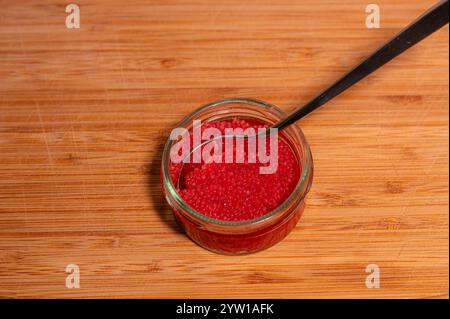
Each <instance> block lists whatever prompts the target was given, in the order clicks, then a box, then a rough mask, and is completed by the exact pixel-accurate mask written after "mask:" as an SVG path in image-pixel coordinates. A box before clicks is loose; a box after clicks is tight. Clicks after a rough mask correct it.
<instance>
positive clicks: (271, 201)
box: [170, 119, 300, 221]
mask: <svg viewBox="0 0 450 319" xmlns="http://www.w3.org/2000/svg"><path fill="white" fill-rule="evenodd" d="M211 127H212V128H216V129H219V130H220V131H221V133H222V134H225V129H226V128H232V129H235V128H242V129H247V128H254V129H255V130H257V129H258V128H264V127H267V126H266V125H264V124H262V123H259V122H256V121H253V120H238V119H233V120H224V121H216V122H208V123H202V128H201V129H202V131H204V130H205V129H207V128H211ZM191 136H192V132H191ZM191 140H192V139H191ZM244 144H245V147H244V162H243V163H225V161H224V160H223V161H222V162H220V163H215V162H209V163H205V162H202V163H199V164H193V163H186V164H185V165H184V166H183V168H182V169H181V167H182V166H181V164H174V163H171V169H170V173H171V178H172V181H173V183H174V184H176V185H177V184H178V183H177V181H178V179H180V181H179V188H178V192H179V194H180V195H181V197H182V198H183V199H184V200H185V202H186V203H188V204H189V205H190V206H191V207H192V208H193V209H195V210H196V211H197V212H199V213H201V214H203V215H205V216H207V217H210V218H214V219H218V220H223V221H244V220H251V219H255V218H258V217H261V216H263V215H265V214H267V213H269V212H271V211H272V210H274V209H275V208H276V207H278V206H279V205H280V204H282V203H283V202H284V201H285V200H286V199H287V198H288V197H289V195H290V194H291V193H292V191H293V189H294V188H295V186H296V185H297V183H298V180H299V176H300V168H299V163H298V161H297V159H296V157H295V155H294V154H293V152H292V150H291V148H290V147H289V145H288V144H287V143H286V142H285V141H284V140H283V139H281V138H279V140H278V164H277V169H276V171H275V172H274V173H273V174H261V173H260V170H259V168H260V167H261V166H262V165H267V163H265V164H262V163H260V162H259V161H258V158H257V160H256V162H254V163H252V162H249V160H248V156H249V154H248V152H249V148H248V145H247V139H245V142H244ZM268 144H269V143H268V139H267V141H266V147H267V148H266V149H267V150H268V151H269V146H268ZM233 152H234V154H236V152H237V149H236V144H235V143H233ZM222 156H223V158H224V156H225V155H224V154H223V155H222ZM180 170H181V175H180Z"/></svg>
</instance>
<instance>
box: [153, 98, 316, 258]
mask: <svg viewBox="0 0 450 319" xmlns="http://www.w3.org/2000/svg"><path fill="white" fill-rule="evenodd" d="M286 116H287V114H286V113H285V112H284V111H282V110H280V109H279V108H278V107H276V106H274V105H271V104H268V103H266V102H262V101H258V100H253V99H243V98H236V99H225V100H220V101H217V102H213V103H210V104H207V105H205V106H202V107H200V108H199V109H197V110H196V111H194V112H192V113H191V114H189V115H188V116H187V117H186V118H184V119H183V120H182V121H181V122H180V123H179V124H178V125H177V127H183V128H186V129H187V130H192V126H193V121H194V120H201V121H202V123H204V122H217V121H225V120H232V119H235V118H237V119H240V120H250V121H257V122H260V123H264V124H267V125H269V126H270V125H272V124H273V123H276V122H278V121H279V120H280V119H282V118H284V117H286ZM279 139H282V140H283V141H284V142H285V143H286V144H287V145H288V146H289V147H290V149H291V151H292V153H293V154H294V156H295V158H296V160H297V162H298V170H299V174H298V176H299V179H298V182H297V184H296V185H295V186H294V188H293V191H292V192H291V194H290V195H289V196H288V197H287V198H286V199H285V200H284V201H283V202H282V203H281V204H280V205H279V206H278V207H276V208H275V209H273V210H272V211H270V212H268V213H266V214H264V215H262V216H259V217H257V218H255V219H250V220H240V221H226V220H221V219H215V218H211V217H208V216H206V215H205V214H202V213H201V212H199V211H196V210H195V209H193V208H192V207H191V206H189V204H188V203H187V202H186V201H185V200H184V199H183V198H182V196H181V195H180V193H179V192H178V190H177V186H176V185H177V181H174V180H172V177H171V172H170V168H171V160H170V153H171V152H170V151H171V148H172V146H173V145H174V144H175V143H176V142H177V141H174V140H171V139H168V140H167V142H166V144H165V147H164V151H163V156H162V164H161V183H162V188H163V192H164V194H165V198H166V200H167V202H168V203H169V205H170V206H171V208H172V210H173V212H174V215H175V218H176V220H177V222H178V224H179V225H180V226H181V227H182V229H183V230H184V231H185V232H186V234H187V235H188V236H189V237H190V238H191V239H192V240H193V241H194V242H196V243H197V244H198V245H200V246H202V247H204V248H206V249H208V250H211V251H213V252H216V253H220V254H228V255H237V254H249V253H254V252H257V251H260V250H263V249H266V248H268V247H270V246H272V245H274V244H276V243H278V242H279V241H281V240H282V239H283V238H284V237H286V236H287V235H288V234H289V233H290V231H291V230H292V229H293V228H294V227H295V225H296V224H297V222H298V220H299V219H300V216H301V215H302V213H303V210H304V208H305V196H306V194H307V193H308V192H309V189H310V187H311V183H312V179H313V160H312V155H311V151H310V148H309V145H308V142H307V141H306V138H305V136H304V135H303V133H302V131H301V130H300V128H299V127H298V126H296V125H295V124H294V125H291V126H289V127H287V128H285V129H283V130H282V131H280V132H279ZM225 165H226V164H225ZM250 196H251V194H250Z"/></svg>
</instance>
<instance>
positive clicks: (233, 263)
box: [0, 0, 449, 298]
mask: <svg viewBox="0 0 450 319" xmlns="http://www.w3.org/2000/svg"><path fill="white" fill-rule="evenodd" d="M187 2H188V1H181V0H158V1H153V0H145V1H144V0H142V1H133V0H128V1H119V0H114V1H111V0H108V1H106V0H105V1H95V2H94V1H81V0H80V1H76V2H75V3H77V4H78V5H79V6H80V8H81V28H80V29H77V30H76V29H72V30H69V29H67V28H66V27H65V18H66V13H65V6H66V5H67V4H68V3H69V2H65V1H60V0H58V1H54V0H51V1H31V0H30V1H6V0H5V1H3V0H1V1H0V296H1V297H147V298H152V297H182V298H193V297H277V298H278V297H296V298H300V297H310V298H311V297H366V298H368V297H388V298H390V297H402V298H404V297H406V298H409V297H420V298H433V297H446V298H448V279H449V278H448V271H449V259H448V258H449V233H448V231H449V228H448V208H449V194H448V185H449V183H448V182H449V181H448V178H449V168H448V165H449V140H448V137H449V122H448V115H449V114H448V113H449V110H448V101H449V95H448V85H449V73H448V59H449V47H448V40H449V38H448V26H447V27H445V28H444V29H442V30H440V31H439V32H438V33H436V34H434V35H432V36H431V37H430V38H428V39H427V40H426V41H424V42H422V43H420V44H419V45H417V46H416V47H414V48H413V49H411V50H410V51H408V52H407V53H406V54H404V55H403V56H401V57H400V58H398V59H397V60H395V61H393V62H392V63H390V64H389V65H388V66H386V67H384V68H383V69H381V70H379V71H377V73H375V74H374V75H373V76H371V77H370V78H368V79H366V80H364V81H363V82H362V83H360V84H358V85H356V86H355V87H354V88H353V89H352V90H351V91H348V92H346V93H344V94H343V95H342V96H340V97H338V98H337V99H336V100H334V101H332V102H331V103H329V104H328V105H327V106H325V107H323V108H321V109H320V110H318V111H317V112H315V113H314V114H312V115H311V116H309V117H308V118H307V119H304V120H302V121H301V122H300V123H299V124H300V125H301V127H302V128H303V130H304V132H305V134H306V136H307V138H308V140H309V142H310V144H311V148H312V151H313V154H314V159H315V168H316V171H315V173H316V175H315V180H314V184H313V187H312V190H311V193H310V196H309V198H308V201H307V209H306V210H305V213H304V216H303V218H302V219H301V221H300V223H299V224H298V226H297V227H296V229H294V231H293V232H292V233H291V234H290V235H289V236H288V237H287V238H286V239H285V240H284V241H283V242H282V243H280V244H278V245H277V246H275V247H272V248H271V249H269V250H267V251H264V252H261V253H258V254H255V255H250V256H244V257H227V256H219V255H215V254H212V253H210V252H207V251H205V250H203V249H201V248H199V247H197V246H196V245H195V244H194V243H192V242H191V241H189V240H188V239H187V237H185V235H183V234H182V233H181V232H180V230H179V229H178V227H177V225H176V224H175V222H174V220H173V218H172V215H171V212H170V210H169V208H168V206H167V205H166V204H165V202H164V199H163V197H162V194H161V190H160V185H159V176H158V170H159V166H160V157H161V148H162V145H163V143H164V141H165V139H166V137H167V135H168V132H170V130H171V128H172V127H173V126H174V125H175V124H176V123H177V121H178V120H180V119H181V118H182V117H183V116H185V115H186V114H188V113H189V112H191V111H192V110H193V109H195V108H196V107H198V106H200V105H202V104H205V103H207V102H210V101H213V100H217V99H221V98H224V97H233V96H244V97H252V98H258V99H263V100H266V101H268V102H271V103H274V104H277V105H279V106H280V107H282V108H284V109H285V110H291V109H292V108H293V107H294V106H297V105H299V104H301V103H303V102H305V101H306V100H307V99H308V98H310V97H312V95H313V94H315V93H317V92H318V90H320V89H321V88H324V87H325V86H326V85H328V84H329V83H331V81H332V80H334V79H336V78H337V77H338V76H339V75H340V74H341V73H342V72H344V71H345V70H347V69H348V68H349V67H351V66H352V65H354V64H355V63H356V62H357V61H360V60H361V59H362V58H363V57H364V56H366V55H367V54H368V53H369V52H371V51H372V50H374V49H375V48H377V47H378V46H379V45H380V44H381V43H382V42H383V41H385V40H387V39H388V38H389V37H391V36H392V35H393V34H394V33H396V32H397V31H398V30H399V29H400V28H402V27H403V26H405V25H406V24H407V23H408V22H409V21H411V20H412V19H414V18H415V17H416V16H418V15H419V14H420V13H421V12H422V11H424V10H425V9H427V8H428V7H429V6H431V5H432V4H433V1H431V0H426V1H411V0H396V1H390V0H380V1H377V3H378V4H380V7H381V28H380V29H367V28H366V27H365V17H366V13H365V6H366V4H367V2H365V1H361V0H354V1H350V0H343V1H327V0H322V1H302V0H283V1H281V0H277V1H275V0H260V1H242V0H221V1H208V0H195V1H189V4H187ZM70 263H75V264H77V265H79V267H80V279H81V287H80V288H79V289H67V288H66V287H65V280H66V275H67V274H66V273H65V267H66V265H68V264H70ZM372 263H374V264H377V265H378V266H379V267H380V269H381V287H380V288H379V289H367V288H366V286H365V279H366V276H367V274H366V273H365V268H366V266H367V265H368V264H372Z"/></svg>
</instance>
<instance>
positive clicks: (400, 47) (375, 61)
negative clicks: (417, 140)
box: [272, 0, 449, 130]
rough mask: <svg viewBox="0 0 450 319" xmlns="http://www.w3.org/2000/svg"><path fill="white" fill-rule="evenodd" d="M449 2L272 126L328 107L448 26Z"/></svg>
mask: <svg viewBox="0 0 450 319" xmlns="http://www.w3.org/2000/svg"><path fill="white" fill-rule="evenodd" d="M448 1H449V0H445V1H441V2H439V3H438V4H436V5H435V6H434V7H433V8H431V9H430V10H428V11H427V12H425V13H424V14H423V15H421V16H420V17H419V18H417V19H416V20H415V21H414V22H413V23H411V24H410V25H409V26H408V27H406V28H405V29H403V30H402V31H401V32H400V33H399V34H397V35H396V36H395V37H394V38H392V39H391V40H389V42H387V43H386V44H385V45H383V46H382V47H381V48H380V49H378V50H377V51H375V53H373V54H372V55H371V56H369V57H368V58H367V59H365V60H364V61H363V62H362V63H361V64H359V65H357V66H356V67H355V68H354V69H352V70H351V71H350V72H348V73H347V74H346V75H344V76H343V77H342V78H340V79H339V80H338V81H336V82H335V83H334V84H333V85H332V86H330V87H329V88H327V89H326V90H325V91H323V92H322V93H320V94H319V95H318V96H316V97H315V98H313V99H312V100H310V101H309V102H308V103H307V104H306V105H304V106H302V107H300V108H298V109H297V110H295V111H294V112H293V113H292V114H290V115H289V116H288V117H286V118H285V119H283V120H281V121H280V122H278V123H276V124H275V125H273V126H272V127H273V128H278V129H279V130H281V129H283V128H284V127H286V126H288V125H290V124H292V123H294V122H296V121H298V120H299V119H301V118H302V117H304V116H305V115H307V114H309V113H311V112H312V111H314V110H315V109H317V108H318V107H320V106H321V105H323V104H325V103H326V102H328V101H329V100H331V99H332V98H334V97H335V96H337V95H339V94H340V93H341V92H343V91H345V90H346V89H348V88H349V87H351V86H352V85H353V84H355V83H357V82H358V81H359V80H361V79H363V78H365V77H366V76H368V75H369V74H371V73H372V72H374V71H375V70H377V69H378V68H379V67H381V66H383V65H384V64H386V63H387V62H389V61H390V60H392V59H393V58H395V57H396V56H397V55H399V54H400V53H402V52H403V51H406V50H407V49H409V48H410V47H412V46H413V45H414V44H416V43H418V42H419V41H421V40H423V39H424V38H426V37H427V36H429V35H430V34H432V33H433V32H435V31H436V30H438V29H440V28H441V27H443V26H445V25H446V24H447V23H448V9H449V7H448Z"/></svg>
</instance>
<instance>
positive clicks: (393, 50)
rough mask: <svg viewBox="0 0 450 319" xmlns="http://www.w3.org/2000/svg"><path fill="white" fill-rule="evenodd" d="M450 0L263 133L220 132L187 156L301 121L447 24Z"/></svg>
mask: <svg viewBox="0 0 450 319" xmlns="http://www.w3.org/2000/svg"><path fill="white" fill-rule="evenodd" d="M448 11H449V0H444V1H440V2H439V3H437V4H436V5H435V6H433V7H432V8H431V9H429V10H428V11H426V12H425V13H423V14H422V15H421V16H420V17H418V18H417V19H416V20H414V21H413V22H412V23H411V24H410V25H409V26H407V27H406V28H404V29H403V30H402V31H401V32H400V33H398V34H397V35H396V36H394V37H393V38H392V39H390V40H389V41H388V42H387V43H385V44H384V45H383V46H382V47H381V48H379V49H378V50H376V51H375V52H374V53H372V54H371V55H370V56H369V57H367V58H366V59H365V60H364V61H362V62H361V63H360V64H358V65H357V66H355V67H354V68H353V69H352V70H350V71H349V72H348V73H346V74H345V75H344V76H342V77H341V78H340V79H339V80H337V81H336V82H334V83H333V84H332V85H331V86H330V87H328V88H327V89H325V90H324V91H322V92H321V93H320V94H318V95H317V96H316V97H314V98H313V99H311V100H310V101H309V102H307V103H306V104H305V105H303V106H301V107H299V108H297V109H296V110H294V111H293V112H292V113H291V114H290V115H288V116H287V117H286V118H284V119H282V120H280V121H279V122H277V123H275V124H273V125H272V126H271V127H268V128H267V129H266V130H263V131H262V133H259V134H256V135H220V136H216V137H214V138H212V139H209V140H206V141H204V142H202V143H201V144H199V145H197V146H195V147H194V148H193V149H192V150H191V152H190V153H189V154H188V155H187V156H186V157H185V159H187V158H189V157H190V156H191V154H192V153H193V152H195V151H196V150H197V149H198V148H200V147H202V146H204V145H205V144H208V143H210V142H212V141H215V140H218V139H221V138H251V137H256V136H258V135H260V134H270V132H272V131H273V130H271V129H278V130H282V129H284V128H285V127H287V126H289V125H291V124H292V123H294V122H296V121H298V120H299V119H301V118H303V117H305V116H306V115H308V114H309V113H311V112H312V111H314V110H315V109H317V108H318V107H320V106H322V105H323V104H325V103H327V102H328V101H330V100H331V99H333V98H334V97H336V96H337V95H339V94H340V93H342V92H344V91H345V90H347V89H348V88H350V87H351V86H352V85H353V84H355V83H357V82H359V81H360V80H362V79H363V78H365V77H366V76H368V75H369V74H371V73H372V72H374V71H376V70H377V69H378V68H380V67H382V66H383V65H384V64H386V63H387V62H389V61H391V60H392V59H394V58H395V57H396V56H398V55H400V54H401V53H403V52H404V51H406V50H407V49H409V48H410V47H412V46H413V45H415V44H416V43H418V42H420V41H421V40H423V39H425V38H426V37H427V36H429V35H430V34H432V33H434V32H435V31H437V30H438V29H440V28H441V27H443V26H445V25H446V24H447V23H448V22H449V13H448ZM184 164H185V161H184V160H183V161H182V164H181V167H180V173H179V175H178V180H177V187H179V184H180V178H181V172H182V170H183V166H184Z"/></svg>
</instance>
